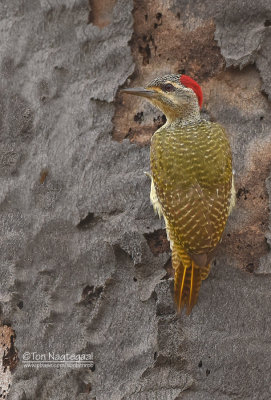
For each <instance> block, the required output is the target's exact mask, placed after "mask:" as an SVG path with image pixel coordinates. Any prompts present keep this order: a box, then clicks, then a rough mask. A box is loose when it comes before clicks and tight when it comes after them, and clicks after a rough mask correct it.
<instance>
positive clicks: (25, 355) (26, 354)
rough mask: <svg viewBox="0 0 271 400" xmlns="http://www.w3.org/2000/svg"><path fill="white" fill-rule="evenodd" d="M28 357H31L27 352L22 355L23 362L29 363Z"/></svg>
mask: <svg viewBox="0 0 271 400" xmlns="http://www.w3.org/2000/svg"><path fill="white" fill-rule="evenodd" d="M30 357H31V355H30V353H29V351H26V352H25V353H24V354H23V360H24V361H29V360H30Z"/></svg>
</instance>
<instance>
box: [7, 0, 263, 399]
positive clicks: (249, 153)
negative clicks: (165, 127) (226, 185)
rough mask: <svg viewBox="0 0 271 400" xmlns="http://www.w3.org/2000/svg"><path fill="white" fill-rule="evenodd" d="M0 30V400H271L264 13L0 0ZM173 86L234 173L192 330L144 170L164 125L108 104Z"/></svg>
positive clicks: (242, 5)
mask: <svg viewBox="0 0 271 400" xmlns="http://www.w3.org/2000/svg"><path fill="white" fill-rule="evenodd" d="M0 32H1V35H0V63H1V65H0V134H1V140H0V177H1V191H0V221H1V236H0V246H1V252H0V268H1V273H0V277H1V279H0V301H1V309H0V312H1V322H2V328H1V331H0V334H1V337H2V339H1V345H2V346H3V349H4V350H3V351H4V352H5V353H3V352H2V353H3V354H2V353H1V354H2V356H3V355H4V357H3V368H2V372H1V373H0V379H1V384H0V387H1V385H2V389H1V390H2V392H1V391H0V394H2V398H6V394H7V392H8V391H9V394H8V399H11V400H26V399H27V400H28V399H39V400H43V399H44V400H48V399H54V400H55V399H59V400H64V399H67V400H68V399H69V400H70V399H80V400H82V399H96V400H128V399H129V400H143V399H144V400H154V399H167V400H177V399H182V400H217V399H219V400H228V399H242V400H246V399H249V400H268V399H270V398H271V385H270V382H271V367H270V359H271V335H270V332H271V318H270V285H271V253H270V250H269V246H270V244H271V232H270V210H269V207H270V195H271V175H270V168H271V135H270V134H271V113H270V111H271V104H270V100H271V78H270V66H271V45H270V43H271V5H270V1H268V0H258V1H257V2H254V1H252V0H244V1H242V2H240V1H238V0H218V1H210V0H195V1H192V0H190V1H189V0H169V1H167V2H165V1H162V0H154V1H151V0H134V2H133V1H132V0H103V1H101V0H90V1H89V2H88V1H86V0H81V1H80V0H50V1H49V0H40V1H38V0H4V1H2V3H1V5H0ZM168 72H171V73H177V72H180V73H183V72H185V73H186V74H187V75H191V76H192V77H194V78H195V79H197V80H198V81H199V82H200V83H201V85H202V88H203V92H204V109H203V115H204V116H205V117H206V118H211V119H212V120H215V121H218V122H220V123H222V124H223V125H224V126H225V127H226V129H227V131H228V134H229V137H230V141H231V145H232V150H233V158H234V168H235V174H236V175H235V179H236V189H237V205H236V208H235V210H234V212H233V214H232V216H231V217H230V220H229V223H228V225H227V229H226V232H225V235H224V237H223V240H222V243H221V246H220V249H219V252H218V254H217V256H216V259H215V260H214V263H213V267H212V270H211V273H210V275H209V277H208V279H207V280H206V281H204V282H203V285H202V288H201V291H200V295H199V301H198V304H197V306H196V307H195V308H194V310H193V312H192V314H191V315H190V316H189V317H187V316H185V315H181V316H178V315H177V314H176V312H175V308H174V304H173V297H172V287H173V284H172V269H171V263H170V252H169V247H168V243H167V240H166V236H165V230H164V224H163V222H162V221H161V220H159V219H158V217H156V216H155V215H154V213H153V210H152V208H151V205H150V203H149V190H150V181H149V178H148V177H147V176H146V175H145V174H144V171H149V143H150V138H151V135H152V134H153V132H154V131H155V129H156V128H157V126H159V125H160V124H162V123H163V118H164V117H163V116H162V115H161V113H159V111H157V110H155V109H154V108H153V107H151V106H150V104H148V103H147V102H144V101H142V100H141V99H134V98H133V99H130V98H128V97H127V98H125V99H124V98H123V97H122V96H121V95H120V94H119V92H118V91H119V89H120V87H122V86H124V85H126V86H127V85H131V86H136V85H143V84H144V83H146V82H148V81H149V80H150V79H152V78H153V77H155V76H159V75H161V74H164V73H168ZM35 351H36V352H39V353H48V351H55V352H56V353H65V352H69V353H90V352H93V355H94V362H95V368H94V367H93V368H92V369H86V368H82V369H76V368H75V369H69V368H66V369H65V368H61V369H54V368H48V369H45V368H44V369H36V368H24V367H23V362H22V361H23V354H24V353H25V352H35ZM9 385H11V388H10V389H9Z"/></svg>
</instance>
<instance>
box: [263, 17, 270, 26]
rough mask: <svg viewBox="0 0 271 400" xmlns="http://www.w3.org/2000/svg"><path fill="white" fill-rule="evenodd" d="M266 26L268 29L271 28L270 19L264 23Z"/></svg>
mask: <svg viewBox="0 0 271 400" xmlns="http://www.w3.org/2000/svg"><path fill="white" fill-rule="evenodd" d="M264 26H266V27H268V26H271V20H270V19H267V20H266V21H265V22H264Z"/></svg>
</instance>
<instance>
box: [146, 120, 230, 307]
mask: <svg viewBox="0 0 271 400" xmlns="http://www.w3.org/2000/svg"><path fill="white" fill-rule="evenodd" d="M150 158H151V171H152V177H153V183H154V187H155V192H156V196H157V198H158V199H159V203H160V205H161V208H162V211H163V215H164V217H165V219H166V221H167V230H168V235H169V238H170V241H171V247H172V252H173V254H172V258H173V266H174V268H175V275H176V274H177V275H178V273H179V269H180V268H178V263H179V264H180V263H181V262H182V264H183V265H184V266H185V268H189V267H191V262H192V263H194V267H195V268H194V271H195V272H194V273H195V274H197V275H198V277H199V278H198V279H195V276H194V277H192V278H193V279H195V285H197V286H198V287H197V288H196V290H195V293H194V299H189V295H190V293H189V294H187V296H185V290H187V292H188V288H185V287H184V288H183V290H184V292H183V301H184V304H186V305H187V307H188V310H189V311H190V310H191V308H192V307H193V305H194V304H195V302H196V300H197V294H198V291H199V287H200V282H201V280H202V279H205V278H206V276H207V275H208V270H209V266H208V263H207V264H206V265H203V266H202V267H201V268H200V267H199V266H197V264H196V262H195V261H196V260H197V255H199V254H200V255H202V254H205V255H206V260H208V255H209V254H210V253H211V252H212V251H213V250H214V248H215V247H216V245H217V244H218V242H219V241H220V238H221V235H222V233H223V231H224V228H225V224H226V221H227V218H228V215H229V209H230V200H231V187H232V165H231V164H232V163H231V150H230V145H229V142H228V139H227V136H226V134H225V131H224V129H223V128H222V126H220V125H219V124H217V123H212V122H207V121H201V122H200V123H198V122H196V123H188V124H185V125H179V126H170V125H169V126H167V125H165V126H163V127H162V128H160V129H159V130H158V131H157V132H156V133H155V134H154V135H153V137H152V141H151V154H150ZM193 258H194V259H195V261H193ZM191 272H192V268H190V270H189V269H188V270H187V273H188V274H189V273H190V275H191ZM189 280H190V282H191V276H190V277H188V276H186V281H188V282H189ZM180 282H181V279H180V278H179V277H178V276H175V299H176V301H177V302H179V303H180V298H179V292H180V287H179V285H180ZM179 306H181V304H179Z"/></svg>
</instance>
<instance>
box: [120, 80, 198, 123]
mask: <svg viewBox="0 0 271 400" xmlns="http://www.w3.org/2000/svg"><path fill="white" fill-rule="evenodd" d="M122 92H123V93H128V94H133V95H136V96H142V97H145V98H147V99H148V100H149V101H151V103H153V104H154V105H155V106H156V107H158V108H160V110H161V111H162V112H163V113H164V114H165V115H166V117H167V120H168V123H172V122H175V121H194V120H198V119H200V107H201V105H202V99H203V97H202V91H201V87H200V86H199V84H198V83H197V82H195V81H194V80H193V79H192V78H190V77H189V76H187V75H175V74H173V75H164V76H162V77H160V78H156V79H154V80H152V81H151V82H150V83H149V84H148V85H147V86H146V87H142V88H128V89H122Z"/></svg>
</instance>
